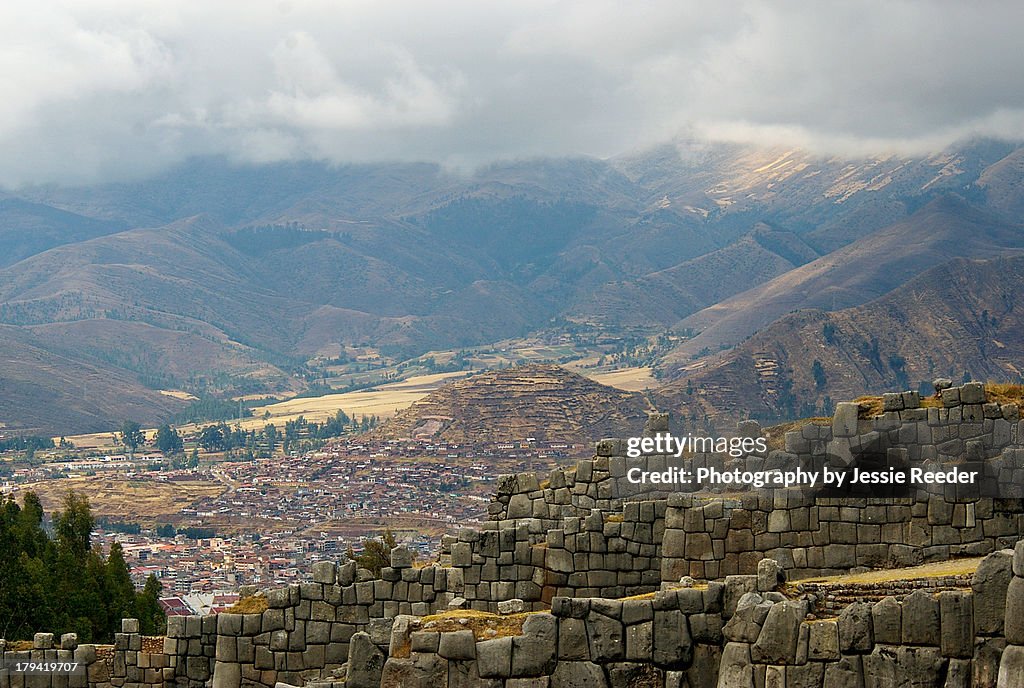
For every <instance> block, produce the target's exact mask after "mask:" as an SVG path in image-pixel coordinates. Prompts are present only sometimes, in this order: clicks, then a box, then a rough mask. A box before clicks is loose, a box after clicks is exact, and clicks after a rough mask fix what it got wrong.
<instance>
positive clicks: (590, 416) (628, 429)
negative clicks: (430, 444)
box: [373, 365, 648, 443]
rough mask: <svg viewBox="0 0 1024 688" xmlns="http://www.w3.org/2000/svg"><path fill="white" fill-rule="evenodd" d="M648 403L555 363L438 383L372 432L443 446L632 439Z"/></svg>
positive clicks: (380, 435)
mask: <svg viewBox="0 0 1024 688" xmlns="http://www.w3.org/2000/svg"><path fill="white" fill-rule="evenodd" d="M647 409H648V404H647V402H646V400H645V399H644V397H643V396H642V395H640V394H637V393H635V392H624V391H622V390H619V389H614V388H612V387H606V386H604V385H600V384H598V383H596V382H593V381H592V380H588V379H587V378H585V377H583V376H581V375H577V374H576V373H573V372H570V371H568V370H566V369H564V368H561V367H559V366H556V365H528V366H521V367H517V368H508V369H505V370H496V371H491V372H487V373H481V374H480V375H474V376H473V377H471V378H466V379H463V380H459V381H457V382H452V383H450V384H447V385H445V386H444V387H442V388H441V389H438V390H437V391H435V392H432V393H431V394H430V395H428V396H427V397H425V398H423V399H421V400H420V401H417V402H416V403H414V404H413V405H412V406H410V407H409V408H407V409H405V410H403V411H400V412H399V413H398V414H397V415H396V416H395V417H394V418H392V419H391V420H389V421H388V422H386V423H384V425H382V426H381V427H380V428H378V429H377V430H376V431H374V433H373V436H374V437H375V438H377V439H401V438H411V437H416V436H428V437H437V438H439V439H444V440H447V441H451V442H459V443H463V442H498V441H502V440H523V439H526V438H527V437H535V438H537V439H538V440H540V441H565V442H573V443H579V442H592V441H595V440H598V439H600V438H602V437H617V436H624V435H634V434H636V433H638V432H639V431H640V429H641V428H642V427H643V423H644V421H645V420H646V418H647V414H646V412H647Z"/></svg>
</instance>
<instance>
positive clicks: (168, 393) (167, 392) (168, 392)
mask: <svg viewBox="0 0 1024 688" xmlns="http://www.w3.org/2000/svg"><path fill="white" fill-rule="evenodd" d="M160 393H161V394H163V395H164V396H165V397H174V398H175V399H181V400H182V401H193V400H195V399H196V397H195V396H193V395H191V394H189V393H188V392H182V391H181V390H180V389H161V390H160Z"/></svg>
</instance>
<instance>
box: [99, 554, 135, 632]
mask: <svg viewBox="0 0 1024 688" xmlns="http://www.w3.org/2000/svg"><path fill="white" fill-rule="evenodd" d="M104 574H105V577H106V584H107V594H108V597H109V601H108V603H107V604H108V607H107V617H108V628H109V632H111V633H114V632H116V631H119V630H120V628H119V626H120V621H121V619H124V618H128V617H131V616H132V614H133V613H134V612H135V586H134V585H133V584H132V577H131V575H130V574H129V573H128V564H127V562H125V560H124V549H123V548H122V547H121V543H120V542H117V541H116V540H115V541H114V544H112V545H111V546H110V554H108V555H107V563H106V564H105V565H104Z"/></svg>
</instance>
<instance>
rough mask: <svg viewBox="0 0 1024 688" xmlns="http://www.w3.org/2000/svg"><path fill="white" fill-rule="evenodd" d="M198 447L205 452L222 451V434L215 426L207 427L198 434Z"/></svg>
mask: <svg viewBox="0 0 1024 688" xmlns="http://www.w3.org/2000/svg"><path fill="white" fill-rule="evenodd" d="M199 445H200V446H201V447H202V448H203V449H205V450H206V451H219V450H221V449H224V433H223V432H222V431H221V429H220V428H219V427H217V426H216V425H207V426H206V427H205V428H203V430H202V432H200V433H199Z"/></svg>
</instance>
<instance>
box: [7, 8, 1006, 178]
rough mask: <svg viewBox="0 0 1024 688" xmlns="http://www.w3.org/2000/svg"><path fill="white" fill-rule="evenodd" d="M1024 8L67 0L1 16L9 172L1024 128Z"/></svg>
mask: <svg viewBox="0 0 1024 688" xmlns="http://www.w3.org/2000/svg"><path fill="white" fill-rule="evenodd" d="M1020 26H1024V5H1022V4H1021V3H1019V2H991V3H985V4H982V5H971V4H969V3H957V2H909V1H905V2H877V3H871V2H855V3H811V2H800V3H796V2H789V3H787V2H782V3H774V2H773V3H766V2H737V3H706V2H680V1H679V0H649V1H647V2H633V3H624V2H610V1H607V0H578V1H559V2H555V1H553V0H552V1H543V0H515V1H514V2H501V3H498V2H479V1H478V0H477V1H454V0H438V1H435V2H387V3H381V2H370V1H365V0H348V1H345V2H339V1H337V0H334V1H326V0H324V1H320V2H317V1H314V0H310V1H309V2H299V1H298V0H294V1H289V0H284V1H282V2H255V3H254V2H251V1H249V2H238V1H234V0H219V1H218V2H209V0H203V1H193V0H175V1H174V2H166V0H121V1H115V0H106V1H103V0H69V1H67V2H47V1H45V0H44V1H42V2H40V1H38V0H34V1H32V2H10V3H4V4H3V5H0V73H2V74H3V75H4V78H3V79H0V98H2V107H0V183H2V184H6V185H16V184H21V183H39V182H53V181H55V182H73V181H89V180H94V179H109V178H126V177H131V176H134V175H138V174H144V173H146V172H149V171H153V170H156V169H159V168H160V167H162V166H165V165H167V164H170V163H173V162H176V161H178V160H181V159H183V158H185V157H188V156H191V155H204V154H223V155H228V156H231V157H234V158H236V159H240V160H254V161H270V160H280V159H293V158H316V159H327V160H333V161H357V160H375V159H406V160H410V159H417V160H423V159H426V160H436V161H440V162H445V163H451V164H474V163H478V162H484V161H488V160H491V159H494V158H498V157H514V156H533V155H563V154H590V155H598V156H603V155H612V154H615V153H618V152H623V151H626V150H629V149H632V148H636V147H638V146H642V145H646V144H650V143H654V142H657V141H661V140H665V139H668V138H670V137H672V136H675V135H677V134H679V133H680V132H697V133H698V134H702V135H706V136H709V137H714V138H729V139H739V140H755V141H765V142H771V143H777V142H780V141H783V142H786V143H796V144H801V145H805V146H810V147H814V148H817V149H820V150H823V151H840V152H848V151H865V150H872V151H876V150H881V149H899V150H904V151H908V150H923V149H933V148H935V147H939V146H942V145H944V144H946V143H949V142H950V141H952V140H954V139H956V138H959V137H963V136H968V135H973V134H983V135H996V136H1003V137H1011V138H1022V137H1024V64H1022V62H1024V60H1022V59H1021V57H1020V50H1019V36H1018V35H1016V33H1017V31H1018V29H1019V27H1020Z"/></svg>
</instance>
